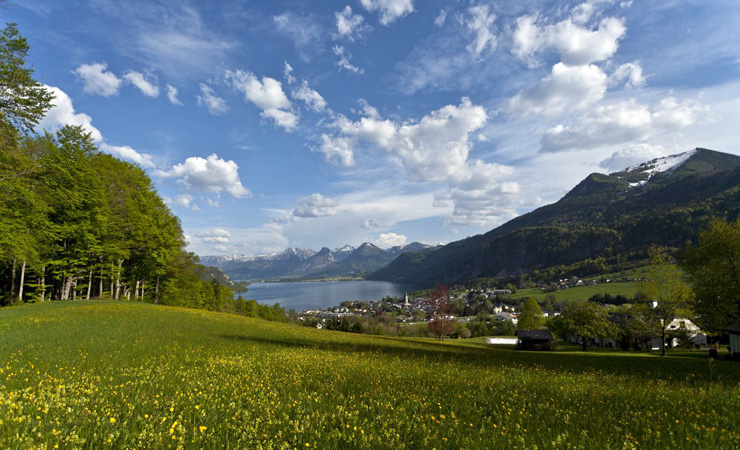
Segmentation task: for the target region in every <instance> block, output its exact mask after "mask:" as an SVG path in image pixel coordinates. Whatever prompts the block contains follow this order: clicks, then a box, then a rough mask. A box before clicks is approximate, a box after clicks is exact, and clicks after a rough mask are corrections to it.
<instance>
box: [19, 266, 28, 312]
mask: <svg viewBox="0 0 740 450" xmlns="http://www.w3.org/2000/svg"><path fill="white" fill-rule="evenodd" d="M25 281H26V260H25V259H24V260H23V266H21V282H20V284H19V285H18V302H19V303H20V302H23V283H24V282H25Z"/></svg>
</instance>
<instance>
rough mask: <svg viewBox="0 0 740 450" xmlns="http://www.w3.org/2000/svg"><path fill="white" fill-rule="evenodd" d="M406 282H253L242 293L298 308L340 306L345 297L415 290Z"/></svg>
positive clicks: (375, 296)
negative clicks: (246, 290) (247, 289)
mask: <svg viewBox="0 0 740 450" xmlns="http://www.w3.org/2000/svg"><path fill="white" fill-rule="evenodd" d="M418 289H419V288H418V287H414V286H411V285H407V284H399V283H388V282H386V281H325V282H316V283H252V284H251V285H250V286H249V292H246V293H244V294H241V296H242V297H244V298H246V299H255V300H257V301H258V302H259V303H262V304H265V305H274V304H275V303H280V306H282V307H284V308H285V310H286V311H287V310H289V309H291V308H292V309H295V310H296V311H298V312H301V311H305V310H307V309H325V308H328V307H330V306H339V304H340V303H341V302H343V301H345V300H380V299H382V298H383V297H385V296H388V295H390V296H393V297H402V296H403V295H404V294H405V293H406V292H411V291H415V290H418Z"/></svg>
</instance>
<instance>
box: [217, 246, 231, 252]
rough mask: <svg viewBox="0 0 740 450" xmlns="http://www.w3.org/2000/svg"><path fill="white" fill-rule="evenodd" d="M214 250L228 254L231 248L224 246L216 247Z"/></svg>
mask: <svg viewBox="0 0 740 450" xmlns="http://www.w3.org/2000/svg"><path fill="white" fill-rule="evenodd" d="M213 248H214V249H215V250H217V251H219V252H228V251H229V247H227V246H225V245H223V244H217V245H214V246H213Z"/></svg>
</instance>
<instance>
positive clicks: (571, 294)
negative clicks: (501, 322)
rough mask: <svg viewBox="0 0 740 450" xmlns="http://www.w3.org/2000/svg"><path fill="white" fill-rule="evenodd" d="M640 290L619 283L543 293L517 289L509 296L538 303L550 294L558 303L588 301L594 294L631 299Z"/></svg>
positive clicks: (625, 283)
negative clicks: (530, 299) (533, 299)
mask: <svg viewBox="0 0 740 450" xmlns="http://www.w3.org/2000/svg"><path fill="white" fill-rule="evenodd" d="M639 290H640V287H639V282H635V281H620V282H613V283H600V284H597V285H596V286H578V287H572V288H568V289H563V290H562V291H555V292H545V291H544V290H542V289H537V288H534V289H519V290H517V291H516V294H513V295H512V296H511V298H512V299H515V298H521V299H525V298H528V297H534V298H535V299H537V301H538V302H543V301H545V296H546V295H547V294H552V295H554V296H555V298H556V299H557V300H558V301H564V300H566V301H567V300H588V299H589V298H591V297H592V296H594V295H596V294H610V295H613V296H614V295H622V296H624V297H627V298H629V299H631V298H632V297H633V296H634V295H635V293H636V292H637V291H639Z"/></svg>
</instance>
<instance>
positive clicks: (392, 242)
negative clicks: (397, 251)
mask: <svg viewBox="0 0 740 450" xmlns="http://www.w3.org/2000/svg"><path fill="white" fill-rule="evenodd" d="M407 241H408V238H407V237H406V236H404V235H402V234H396V233H381V234H380V235H379V236H378V238H377V239H376V240H375V244H376V245H377V246H378V247H380V248H390V247H397V246H399V245H406V242H407Z"/></svg>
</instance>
